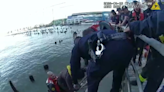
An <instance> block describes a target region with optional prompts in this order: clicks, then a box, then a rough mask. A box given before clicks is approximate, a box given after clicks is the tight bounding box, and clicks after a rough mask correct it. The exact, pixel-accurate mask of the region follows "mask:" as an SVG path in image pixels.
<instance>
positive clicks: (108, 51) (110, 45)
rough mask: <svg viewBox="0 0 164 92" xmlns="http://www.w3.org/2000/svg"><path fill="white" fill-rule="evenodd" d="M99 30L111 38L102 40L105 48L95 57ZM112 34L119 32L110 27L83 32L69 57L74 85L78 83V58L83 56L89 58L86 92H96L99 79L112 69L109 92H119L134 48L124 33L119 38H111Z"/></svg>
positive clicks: (79, 64) (79, 65)
mask: <svg viewBox="0 0 164 92" xmlns="http://www.w3.org/2000/svg"><path fill="white" fill-rule="evenodd" d="M99 32H102V34H103V35H104V36H107V38H108V37H109V38H111V40H107V39H106V40H103V43H104V46H105V50H104V51H103V54H102V56H101V57H98V58H96V59H95V58H94V56H96V55H95V54H94V53H95V51H96V46H97V43H96V42H97V40H98V36H97V35H99ZM114 35H115V36H116V35H119V34H117V32H116V31H113V30H110V29H107V30H101V31H97V32H93V31H92V30H85V31H84V32H83V37H82V38H81V39H80V40H79V41H78V44H76V45H74V47H73V49H72V54H71V59H70V65H71V73H72V79H73V83H74V86H78V85H79V83H78V81H77V80H78V78H77V76H78V71H79V70H80V69H81V68H80V67H81V63H80V59H81V58H83V59H87V60H90V62H89V64H88V67H87V81H88V92H97V90H98V86H99V83H100V81H101V80H102V79H103V78H104V77H105V76H106V75H107V74H108V73H109V72H111V71H112V70H114V72H113V86H112V89H111V92H119V90H120V87H121V81H122V76H123V74H124V71H125V68H126V67H127V66H128V65H129V62H130V60H131V58H132V56H133V51H134V48H133V45H132V42H131V40H130V39H128V38H127V37H126V35H125V34H124V33H121V35H122V36H121V37H120V39H119V40H118V39H117V40H115V39H114V38H112V37H113V36H114ZM123 35H124V36H123ZM90 42H91V43H90ZM92 51H93V53H92ZM118 52H119V53H118ZM125 53H126V54H125Z"/></svg>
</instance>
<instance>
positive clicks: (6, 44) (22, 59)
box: [0, 25, 112, 92]
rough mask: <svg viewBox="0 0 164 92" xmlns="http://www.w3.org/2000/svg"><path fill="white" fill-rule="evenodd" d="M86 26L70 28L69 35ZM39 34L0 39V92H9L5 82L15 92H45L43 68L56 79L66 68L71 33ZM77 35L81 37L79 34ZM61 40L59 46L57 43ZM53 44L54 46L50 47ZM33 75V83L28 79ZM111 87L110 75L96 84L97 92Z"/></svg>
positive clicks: (105, 91) (69, 53) (10, 91)
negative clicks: (10, 82) (97, 85)
mask: <svg viewBox="0 0 164 92" xmlns="http://www.w3.org/2000/svg"><path fill="white" fill-rule="evenodd" d="M88 26H90V25H84V26H73V27H72V29H71V30H72V31H76V30H77V29H78V30H80V31H81V30H83V29H85V28H87V27H88ZM71 30H70V29H69V30H68V32H67V33H66V34H64V33H59V35H58V34H57V33H53V34H50V33H49V34H44V35H42V34H39V35H32V36H24V35H17V36H8V37H1V38H0V43H1V45H0V92H13V91H12V90H11V87H10V85H9V82H8V81H9V80H11V81H12V82H13V84H14V85H15V87H16V88H17V89H18V91H19V92H47V86H46V84H45V81H46V79H47V75H46V72H45V71H44V69H43V65H45V64H48V65H49V68H50V70H51V71H53V72H54V73H55V74H56V75H58V74H59V73H60V72H61V71H62V70H63V69H65V67H66V65H67V64H69V60H70V55H71V50H72V47H73V38H72V33H71ZM79 35H81V33H79ZM59 40H63V42H62V43H60V44H59V43H58V42H59ZM54 42H57V44H54ZM29 75H33V76H34V78H35V81H36V82H35V83H31V82H30V80H29V78H28V76H29ZM111 86H112V73H110V74H108V75H107V76H106V77H105V78H104V79H103V80H102V81H101V83H100V86H99V92H107V91H109V90H110V89H111Z"/></svg>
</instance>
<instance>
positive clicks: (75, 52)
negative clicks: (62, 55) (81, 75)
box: [70, 44, 81, 84]
mask: <svg viewBox="0 0 164 92" xmlns="http://www.w3.org/2000/svg"><path fill="white" fill-rule="evenodd" d="M80 59H81V56H80V51H79V47H78V44H76V45H75V46H74V48H73V49H72V55H71V60H70V65H71V75H72V80H73V83H74V84H78V81H77V75H78V70H79V69H80V67H81V64H80Z"/></svg>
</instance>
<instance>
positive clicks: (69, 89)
mask: <svg viewBox="0 0 164 92" xmlns="http://www.w3.org/2000/svg"><path fill="white" fill-rule="evenodd" d="M58 84H59V86H60V87H61V89H62V90H64V92H74V88H73V84H72V78H71V76H70V75H69V73H68V71H67V70H64V71H62V72H61V73H60V75H59V77H58Z"/></svg>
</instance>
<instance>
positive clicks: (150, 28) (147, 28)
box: [129, 13, 158, 37]
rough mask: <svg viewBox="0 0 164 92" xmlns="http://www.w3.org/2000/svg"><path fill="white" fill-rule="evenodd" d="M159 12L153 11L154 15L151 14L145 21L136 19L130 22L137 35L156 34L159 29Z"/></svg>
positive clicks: (130, 27)
mask: <svg viewBox="0 0 164 92" xmlns="http://www.w3.org/2000/svg"><path fill="white" fill-rule="evenodd" d="M157 25H158V21H157V13H153V15H152V16H149V17H148V18H147V19H145V20H143V21H135V22H132V23H130V24H129V29H130V31H132V32H133V33H134V34H135V35H140V34H143V35H146V36H148V37H151V36H152V34H155V32H156V31H158V30H157Z"/></svg>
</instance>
